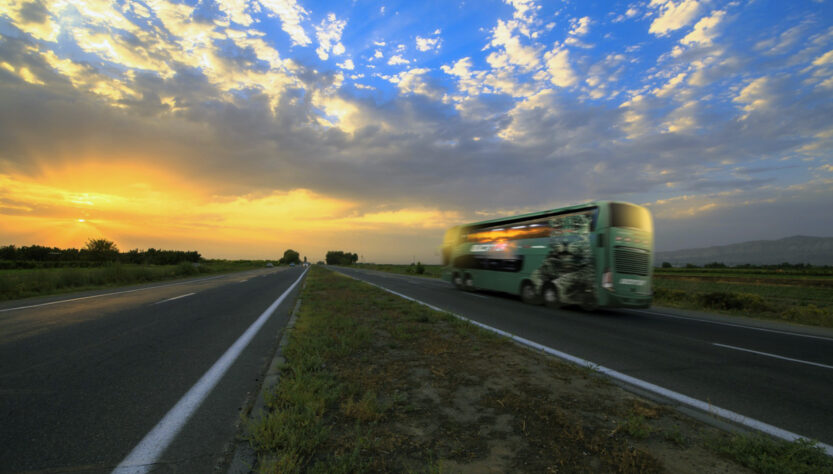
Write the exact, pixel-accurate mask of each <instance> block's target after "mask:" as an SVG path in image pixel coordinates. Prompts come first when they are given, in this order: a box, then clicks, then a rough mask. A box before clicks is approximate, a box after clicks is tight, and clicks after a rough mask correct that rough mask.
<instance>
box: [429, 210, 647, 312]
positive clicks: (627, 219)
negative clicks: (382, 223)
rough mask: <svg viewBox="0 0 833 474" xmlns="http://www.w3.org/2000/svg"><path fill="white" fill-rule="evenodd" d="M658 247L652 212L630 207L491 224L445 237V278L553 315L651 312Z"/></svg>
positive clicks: (539, 215)
mask: <svg viewBox="0 0 833 474" xmlns="http://www.w3.org/2000/svg"><path fill="white" fill-rule="evenodd" d="M653 240H654V239H653V222H652V219H651V214H650V212H649V211H648V210H647V209H646V208H644V207H642V206H639V205H636V204H631V203H627V202H614V201H595V202H589V203H585V204H580V205H576V206H570V207H564V208H560V209H550V210H547V211H541V212H534V213H530V214H523V215H518V216H511V217H503V218H499V219H491V220H487V221H481V222H474V223H471V224H465V225H459V226H455V227H452V228H451V229H448V231H446V233H445V237H444V238H443V245H442V260H443V266H444V267H443V273H442V277H443V279H444V280H446V281H448V282H450V283H452V284H454V286H456V287H457V288H459V289H461V290H469V291H471V290H491V291H499V292H503V293H510V294H513V295H519V296H520V297H521V299H522V300H523V301H524V302H526V303H531V304H544V305H546V306H549V307H554V308H559V307H562V306H575V305H577V306H580V307H581V308H583V309H585V310H588V311H592V310H594V309H596V308H648V307H650V306H651V299H652V290H651V276H652V273H653Z"/></svg>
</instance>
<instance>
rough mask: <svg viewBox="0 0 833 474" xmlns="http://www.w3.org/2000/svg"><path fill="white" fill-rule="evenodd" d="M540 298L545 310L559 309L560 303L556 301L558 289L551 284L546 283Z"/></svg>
mask: <svg viewBox="0 0 833 474" xmlns="http://www.w3.org/2000/svg"><path fill="white" fill-rule="evenodd" d="M541 298H542V299H543V300H544V305H545V306H546V307H547V308H553V309H558V308H561V306H562V305H561V301H560V300H559V299H558V288H556V287H555V285H553V284H552V283H547V284H546V285H544V288H543V289H542V290H541Z"/></svg>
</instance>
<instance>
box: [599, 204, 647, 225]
mask: <svg viewBox="0 0 833 474" xmlns="http://www.w3.org/2000/svg"><path fill="white" fill-rule="evenodd" d="M610 226H611V227H632V228H634V229H639V230H644V231H646V232H652V231H653V224H652V223H651V215H650V214H649V213H648V210H647V209H644V208H642V207H638V206H634V205H632V204H623V203H611V204H610Z"/></svg>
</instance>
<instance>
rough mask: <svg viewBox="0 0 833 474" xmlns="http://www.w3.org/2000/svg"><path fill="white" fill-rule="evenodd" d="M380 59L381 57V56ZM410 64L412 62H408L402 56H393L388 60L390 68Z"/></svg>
mask: <svg viewBox="0 0 833 474" xmlns="http://www.w3.org/2000/svg"><path fill="white" fill-rule="evenodd" d="M379 57H381V55H380V56H379ZM408 63H410V61H408V60H407V59H405V58H403V57H402V56H400V55H398V54H396V55H394V56H391V58H390V59H388V65H389V66H399V65H402V64H408Z"/></svg>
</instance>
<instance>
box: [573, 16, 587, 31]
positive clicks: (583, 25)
mask: <svg viewBox="0 0 833 474" xmlns="http://www.w3.org/2000/svg"><path fill="white" fill-rule="evenodd" d="M570 26H571V28H570V36H584V35H586V34H587V33H589V32H590V17H589V16H585V17H581V18H573V19H572V20H570Z"/></svg>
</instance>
